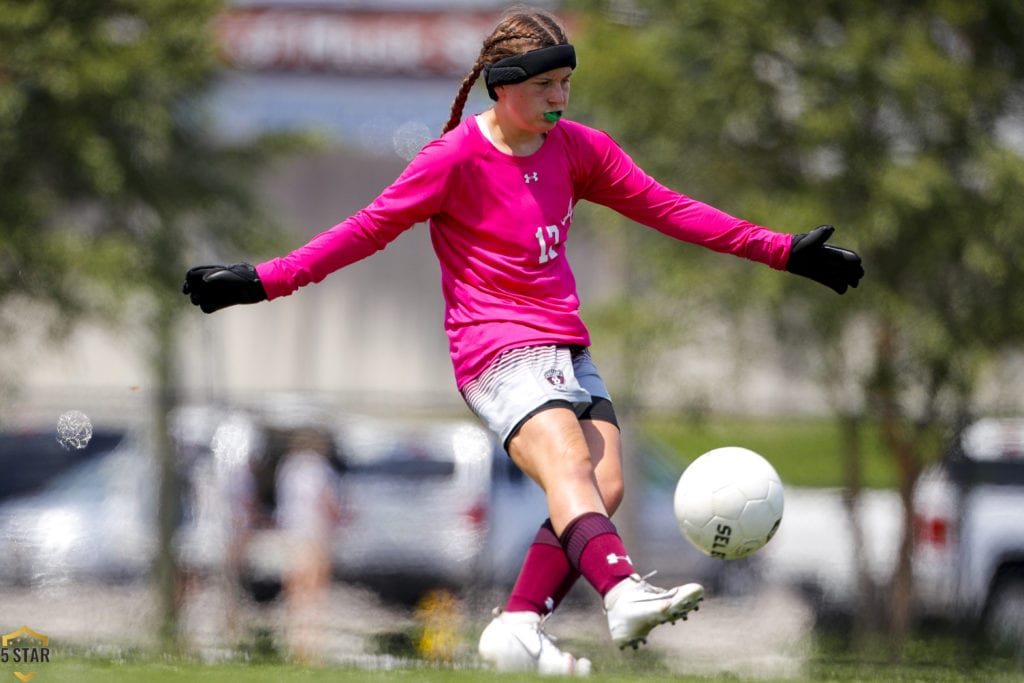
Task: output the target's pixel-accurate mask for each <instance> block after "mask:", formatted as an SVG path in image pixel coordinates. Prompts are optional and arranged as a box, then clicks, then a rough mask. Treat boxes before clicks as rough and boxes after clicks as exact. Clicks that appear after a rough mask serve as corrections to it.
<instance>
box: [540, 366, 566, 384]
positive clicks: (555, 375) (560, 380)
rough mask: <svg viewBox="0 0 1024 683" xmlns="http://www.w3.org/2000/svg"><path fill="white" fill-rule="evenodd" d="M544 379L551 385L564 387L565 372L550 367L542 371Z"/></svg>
mask: <svg viewBox="0 0 1024 683" xmlns="http://www.w3.org/2000/svg"><path fill="white" fill-rule="evenodd" d="M544 379H546V380H547V381H548V383H549V384H550V385H551V386H553V387H559V388H561V387H564V386H565V373H563V372H562V371H561V370H560V369H558V368H551V369H550V370H548V371H547V372H545V373H544Z"/></svg>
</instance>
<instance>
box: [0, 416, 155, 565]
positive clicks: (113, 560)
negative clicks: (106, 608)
mask: <svg viewBox="0 0 1024 683" xmlns="http://www.w3.org/2000/svg"><path fill="white" fill-rule="evenodd" d="M111 441H113V439H112V440H111ZM102 443H103V442H100V443H99V444H97V448H96V452H93V453H89V454H87V455H86V456H85V457H79V458H77V460H76V462H75V463H74V464H71V465H68V466H66V468H65V469H63V471H62V472H60V473H59V474H57V475H56V476H54V477H53V478H51V479H50V480H49V481H47V483H46V484H45V485H43V486H42V487H41V488H39V489H38V490H33V491H31V492H27V493H23V494H22V495H20V496H15V497H12V498H9V499H8V500H6V501H5V502H3V503H2V504H0V581H2V582H4V583H7V584H40V583H52V582H64V581H71V580H76V581H77V580H104V581H120V580H126V579H130V578H134V577H138V576H141V575H143V574H145V573H146V572H148V570H149V564H150V562H151V558H152V554H153V551H154V549H155V534H154V528H155V523H154V520H155V519H156V511H155V508H154V501H155V498H156V497H155V495H152V494H153V492H154V490H155V487H154V484H153V482H154V472H155V468H154V467H153V463H152V461H151V459H150V458H149V457H147V455H148V453H147V451H146V450H145V449H144V448H141V447H140V442H139V440H138V439H137V438H136V437H135V436H133V435H127V436H125V435H123V434H122V435H121V437H119V438H118V439H117V443H116V445H115V446H113V448H109V449H100V448H99V446H100V445H101V444H102ZM106 445H108V446H109V445H110V443H107V444H106Z"/></svg>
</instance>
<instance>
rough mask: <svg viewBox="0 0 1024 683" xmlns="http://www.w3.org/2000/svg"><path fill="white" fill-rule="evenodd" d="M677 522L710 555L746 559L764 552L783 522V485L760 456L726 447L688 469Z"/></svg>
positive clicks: (680, 485)
mask: <svg viewBox="0 0 1024 683" xmlns="http://www.w3.org/2000/svg"><path fill="white" fill-rule="evenodd" d="M673 502H674V507H675V513H676V521H677V522H679V530H680V531H682V532H683V536H684V537H685V538H686V539H687V540H688V541H689V542H690V543H692V544H693V545H694V546H695V547H696V548H697V549H698V550H700V551H701V552H703V553H704V554H705V555H708V556H710V557H715V558H718V559H721V560H735V559H738V558H741V557H746V556H747V555H750V554H751V553H753V552H755V551H757V550H759V549H760V548H762V547H763V546H764V545H765V544H766V543H768V541H770V540H771V538H772V536H773V535H775V532H776V531H777V530H778V528H779V523H780V522H781V521H782V481H781V480H780V479H779V475H778V474H777V473H776V472H775V468H774V467H772V466H771V463H769V462H768V461H767V460H765V459H764V458H763V457H761V456H760V455H758V454H757V453H755V452H754V451H751V450H748V449H746V448H740V447H738V446H726V447H724V448H716V449H714V450H712V451H708V452H707V453H705V454H704V455H702V456H700V457H699V458H697V459H696V460H694V461H693V462H692V463H690V466H689V467H687V468H686V470H685V471H684V472H683V474H682V476H680V477H679V483H678V484H677V485H676V493H675V498H674V501H673Z"/></svg>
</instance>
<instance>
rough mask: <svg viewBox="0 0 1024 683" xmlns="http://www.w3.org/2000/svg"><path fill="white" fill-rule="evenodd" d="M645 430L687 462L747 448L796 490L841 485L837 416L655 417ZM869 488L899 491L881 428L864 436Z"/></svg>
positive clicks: (870, 428) (642, 427)
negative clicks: (728, 448) (715, 451)
mask: <svg viewBox="0 0 1024 683" xmlns="http://www.w3.org/2000/svg"><path fill="white" fill-rule="evenodd" d="M638 427H639V429H640V430H641V431H642V432H643V433H645V434H649V435H650V436H653V437H655V438H657V439H659V440H660V441H662V442H664V443H665V444H667V445H668V446H670V447H671V448H672V449H673V450H675V451H677V452H678V453H679V455H680V457H682V458H683V459H684V460H685V461H687V462H689V461H690V460H692V459H694V458H696V457H697V456H698V455H700V454H701V453H704V452H706V451H709V450H711V449H712V448H718V447H719V446H743V447H746V448H750V449H752V450H754V451H757V452H758V453H760V454H761V455H763V456H765V457H766V458H768V460H770V461H771V462H772V464H773V465H774V466H775V469H776V470H777V471H778V472H779V476H780V477H782V480H783V481H784V482H786V483H788V484H793V485H795V486H811V487H819V486H841V485H842V484H843V469H842V468H843V464H842V459H841V458H840V455H839V448H840V446H841V444H842V438H841V435H840V433H839V426H838V424H837V422H836V421H835V420H834V419H831V418H802V419H790V420H782V421H780V420H778V419H772V418H751V417H728V416H714V417H707V418H703V417H702V418H693V419H682V420H681V419H676V418H667V417H651V418H647V419H644V420H643V421H641V422H640V423H639V425H638ZM860 440H861V446H862V448H863V454H862V455H863V457H862V459H861V467H862V468H863V478H864V485H865V486H867V487H869V488H894V487H895V486H896V472H895V469H894V468H893V466H892V463H891V462H890V461H889V459H888V456H887V454H886V453H885V452H884V451H883V450H882V448H881V445H880V439H879V437H878V430H877V428H876V427H875V426H873V425H867V426H865V427H864V428H863V429H862V430H861V433H860Z"/></svg>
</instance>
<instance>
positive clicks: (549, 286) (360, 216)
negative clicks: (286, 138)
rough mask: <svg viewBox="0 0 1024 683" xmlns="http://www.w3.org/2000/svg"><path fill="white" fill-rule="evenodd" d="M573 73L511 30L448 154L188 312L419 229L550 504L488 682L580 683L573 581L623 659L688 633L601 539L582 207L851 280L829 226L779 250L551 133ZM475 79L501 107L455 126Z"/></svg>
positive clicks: (463, 387) (493, 40)
mask: <svg viewBox="0 0 1024 683" xmlns="http://www.w3.org/2000/svg"><path fill="white" fill-rule="evenodd" d="M575 67H576V54H575V51H574V49H573V47H572V45H571V44H569V42H568V40H567V38H566V35H565V32H564V30H563V28H562V26H561V24H560V23H559V22H558V20H557V19H555V18H554V17H553V16H551V15H550V14H548V13H546V12H544V11H542V10H538V9H533V8H516V9H514V10H512V11H510V12H508V13H507V14H506V15H505V16H504V17H503V18H502V19H501V20H500V22H499V23H498V24H497V26H496V27H495V29H494V31H493V32H492V34H491V35H489V36H487V38H486V39H485V40H484V41H483V46H482V49H481V51H480V54H479V56H478V58H477V60H476V63H475V64H474V65H473V67H472V69H471V70H470V72H469V74H468V75H467V76H466V78H465V80H464V81H463V83H462V85H461V87H460V88H459V91H458V94H457V95H456V98H455V101H454V102H453V104H452V109H451V117H450V119H449V121H448V123H447V124H446V126H445V128H444V131H443V134H442V136H441V138H439V139H438V140H435V141H433V142H431V143H430V144H428V145H426V146H425V147H424V148H423V150H421V152H420V153H419V154H418V155H417V156H416V158H414V159H413V160H412V162H411V163H410V164H409V165H408V167H407V168H406V169H405V171H404V172H403V173H402V174H401V175H400V176H399V178H398V179H397V180H396V181H395V182H394V183H393V184H392V185H391V186H390V187H388V188H387V189H385V190H384V191H383V193H382V194H381V195H380V196H379V197H377V199H376V200H374V201H373V202H372V203H371V204H370V205H369V206H368V207H367V208H365V209H363V210H362V211H360V212H358V213H356V214H355V215H353V216H351V217H349V218H348V219H347V220H345V221H343V222H342V223H340V224H338V225H336V226H335V227H333V228H331V229H329V230H327V231H326V232H323V233H321V234H320V235H318V236H316V237H314V238H313V239H312V240H311V241H310V242H309V243H307V244H306V245H305V246H302V247H300V248H299V249H297V250H295V251H293V252H292V253H290V254H288V255H287V256H284V257H281V258H275V259H271V260H269V261H266V262H264V263H261V264H258V265H256V266H252V265H250V264H248V263H236V264H232V265H211V266H200V267H196V268H193V269H191V270H189V272H188V273H187V274H186V282H185V285H184V292H185V293H186V294H188V295H189V296H190V298H191V301H192V303H194V304H196V305H198V306H199V307H200V308H201V309H202V310H203V311H204V312H207V313H211V312H213V311H216V310H219V309H220V308H223V307H225V306H230V305H233V304H242V303H256V302H258V301H263V300H266V299H277V298H280V297H283V296H286V295H289V294H291V293H293V292H294V291H296V290H297V289H298V288H300V287H302V286H304V285H307V284H310V283H315V282H319V281H321V280H323V279H324V278H325V277H327V276H328V275H329V274H330V273H332V272H334V271H336V270H338V269H340V268H342V267H344V266H347V265H349V264H351V263H353V262H355V261H358V260H360V259H363V258H365V257H367V256H369V255H371V254H373V253H375V252H377V251H378V250H380V249H383V248H384V247H385V246H386V245H387V244H388V243H390V242H391V241H392V240H393V239H395V238H396V237H397V236H398V235H399V234H401V233H402V232H404V231H406V230H408V229H410V228H411V227H412V226H413V225H415V224H417V223H422V222H428V223H429V225H430V234H431V239H432V242H433V246H434V251H435V254H436V255H437V258H438V260H439V262H440V265H441V281H442V290H443V294H444V300H445V309H446V310H445V330H446V332H447V334H448V338H449V346H450V352H451V359H452V363H453V366H454V370H455V378H456V383H457V386H458V388H459V390H460V392H461V394H462V396H463V398H464V399H465V401H466V403H467V404H468V406H469V407H470V409H471V410H472V411H473V412H474V413H475V414H476V415H477V416H478V417H480V419H481V420H482V421H484V422H485V423H486V424H487V425H488V427H489V428H490V429H492V430H493V431H494V432H495V433H496V434H497V435H498V437H499V438H500V440H501V442H502V444H503V445H504V446H505V448H506V450H507V451H508V453H509V455H510V456H511V457H512V459H513V461H514V462H515V463H516V465H517V466H518V467H519V468H520V469H522V470H523V471H524V472H525V473H526V474H527V475H529V476H530V477H531V478H533V479H534V481H536V482H537V483H538V484H539V485H540V486H541V488H542V489H543V490H544V491H545V494H546V497H547V503H548V510H547V512H548V515H549V518H548V519H547V520H546V521H545V522H544V523H543V524H542V526H541V527H540V529H539V530H538V533H537V536H536V538H535V540H534V543H533V544H532V545H531V547H530V549H529V550H528V552H527V556H526V558H525V560H524V562H523V565H522V567H521V569H520V574H519V578H518V579H517V581H516V583H515V586H514V587H513V590H512V593H511V596H510V597H509V599H508V601H507V603H506V604H505V606H504V609H502V610H496V614H495V616H494V619H493V620H492V621H491V622H490V623H489V624H488V626H487V627H486V628H485V629H484V631H483V634H482V635H481V638H480V642H479V646H478V649H479V652H480V655H481V657H482V659H483V660H484V661H485V662H487V663H488V664H490V665H492V666H494V667H495V668H497V669H499V670H527V671H536V672H540V673H550V674H566V675H586V674H587V673H589V671H590V662H589V660H587V659H584V658H580V659H577V658H576V657H574V656H573V655H572V654H570V653H568V652H564V651H562V650H560V649H559V648H558V646H557V645H556V644H555V642H554V640H553V639H552V638H551V637H549V636H548V635H547V633H546V632H545V630H544V628H543V624H544V620H545V618H546V617H547V616H548V615H550V614H551V613H552V612H553V611H554V610H555V609H556V608H557V606H558V605H559V603H560V601H561V600H562V599H563V598H564V597H565V596H566V594H567V593H568V592H569V589H570V588H571V586H572V585H573V584H574V583H575V581H576V580H577V579H578V577H579V576H581V575H582V576H583V577H585V578H586V579H587V581H588V582H589V583H590V585H591V586H593V588H594V589H595V590H596V591H597V592H598V593H599V595H600V596H601V598H602V600H603V606H604V609H605V612H606V614H607V619H608V627H609V630H610V633H611V638H612V641H613V642H614V643H615V644H616V645H617V646H619V647H620V648H623V647H627V646H633V647H636V646H637V645H638V644H640V643H642V642H645V640H646V638H647V635H648V633H649V632H650V631H651V629H653V628H654V627H656V626H658V625H659V624H662V623H665V622H674V621H676V620H677V619H680V618H683V617H685V616H686V614H687V613H688V612H690V611H691V610H694V609H696V608H697V605H698V602H699V601H700V600H701V599H702V597H703V593H704V591H703V588H702V587H701V586H699V585H697V584H692V583H691V584H685V585H682V586H676V587H674V588H670V589H663V588H659V587H656V586H653V585H651V584H650V583H648V582H647V581H646V580H644V578H642V577H641V576H640V575H639V573H638V572H637V571H636V569H635V568H634V564H633V560H632V558H631V557H630V555H629V553H628V552H627V550H626V548H625V547H624V545H623V542H622V539H621V538H620V536H619V534H618V532H617V530H616V528H615V525H614V524H613V523H612V522H611V519H610V517H611V515H612V514H613V513H614V512H615V511H616V509H617V508H618V507H619V505H620V503H621V501H622V496H623V476H622V463H621V457H622V454H621V440H620V435H619V427H618V423H617V420H616V417H615V410H614V408H613V405H612V401H611V398H610V394H609V393H608V390H607V388H606V387H605V384H604V382H603V380H602V379H601V376H600V374H599V372H598V369H597V367H596V365H595V363H594V360H593V359H592V357H591V354H590V351H589V346H590V335H589V332H588V331H587V328H586V326H585V325H584V323H583V321H582V319H581V317H580V312H579V297H578V294H577V291H576V283H575V279H574V276H573V274H572V271H571V270H570V267H569V264H568V262H567V258H566V240H567V238H568V236H569V230H570V227H571V225H572V218H573V212H574V207H575V205H576V203H577V202H579V201H580V200H584V199H586V200H589V201H592V202H596V203H598V204H602V205H605V206H608V207H610V208H612V209H614V210H616V211H618V212H620V213H622V214H623V215H625V216H626V217H628V218H630V219H632V220H634V221H636V222H638V223H642V224H644V225H646V226H649V227H652V228H654V229H657V230H659V231H660V232H662V233H665V234H667V235H670V236H672V237H674V238H676V239H679V240H681V241H683V242H689V243H692V244H697V245H700V246H703V247H706V248H709V249H712V250H715V251H718V252H722V253H728V254H733V255H736V256H740V257H743V258H746V259H749V260H752V261H755V262H758V263H763V264H766V265H768V266H770V267H772V268H775V269H777V270H788V271H790V272H792V273H796V274H798V275H803V276H805V277H809V278H811V279H813V280H815V281H818V282H820V283H822V284H824V285H826V286H828V287H830V288H832V289H833V290H835V291H836V292H837V293H839V294H843V293H845V292H846V291H847V289H848V287H856V286H857V284H858V282H859V280H860V278H861V277H862V275H863V269H862V267H861V263H860V257H859V256H857V254H855V253H854V252H852V251H850V250H847V249H841V248H837V247H832V246H828V245H826V244H825V242H826V240H828V238H829V237H830V236H831V234H832V231H833V228H831V226H821V227H819V228H817V229H814V230H812V231H810V232H809V233H804V234H800V235H791V234H785V233H779V232H774V231H771V230H769V229H768V228H765V227H762V226H759V225H755V224H752V223H749V222H747V221H744V220H741V219H738V218H734V217H732V216H729V215H728V214H725V213H723V212H722V211H719V210H718V209H715V208H714V207H711V206H709V205H707V204H703V203H701V202H699V201H696V200H694V199H691V198H689V197H687V196H685V195H682V194H679V193H678V192H676V191H674V190H671V189H669V188H667V187H665V186H663V185H661V184H659V183H658V182H656V181H655V180H654V179H653V178H651V177H650V176H648V175H647V174H646V173H644V171H643V170H642V169H640V168H639V167H638V166H637V165H636V164H635V163H634V162H633V160H632V159H631V158H630V157H629V156H628V155H627V154H626V153H625V152H624V151H623V150H622V149H621V148H620V147H619V146H618V145H617V144H616V143H615V142H614V140H612V138H611V137H609V136H608V135H607V134H605V133H603V132H601V131H598V130H594V129H592V128H589V127H587V126H583V125H581V124H579V123H576V122H573V121H570V120H568V119H566V118H563V114H564V112H565V110H566V107H567V106H568V102H569V84H570V79H571V76H572V73H573V70H574V69H575ZM480 78H482V79H483V80H484V82H485V85H486V87H487V92H488V95H489V96H490V98H491V99H492V100H493V101H494V105H493V107H491V108H490V109H488V110H486V111H484V112H482V113H480V114H477V115H474V116H470V117H468V118H466V119H463V117H462V114H463V108H464V106H465V103H466V100H467V98H468V95H469V92H470V90H471V89H472V87H473V85H474V83H475V82H476V81H477V80H478V79H480ZM397 360H399V359H396V361H397Z"/></svg>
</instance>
